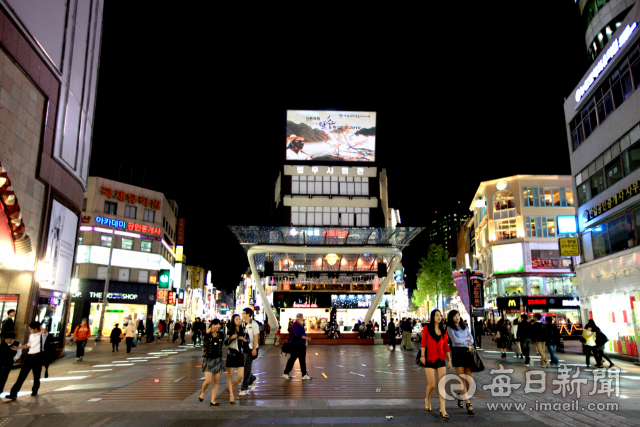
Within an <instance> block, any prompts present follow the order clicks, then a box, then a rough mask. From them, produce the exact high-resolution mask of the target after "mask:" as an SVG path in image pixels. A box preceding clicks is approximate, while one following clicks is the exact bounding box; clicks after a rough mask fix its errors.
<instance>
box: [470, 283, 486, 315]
mask: <svg viewBox="0 0 640 427" xmlns="http://www.w3.org/2000/svg"><path fill="white" fill-rule="evenodd" d="M469 280H470V282H471V283H470V286H471V288H470V296H471V306H473V315H474V316H479V317H484V277H483V276H482V274H478V273H477V272H474V273H473V274H472V275H471V277H470V278H469Z"/></svg>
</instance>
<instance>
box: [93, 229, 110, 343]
mask: <svg viewBox="0 0 640 427" xmlns="http://www.w3.org/2000/svg"><path fill="white" fill-rule="evenodd" d="M109 246H110V247H109V264H107V277H106V279H105V281H104V292H103V293H102V310H100V326H99V327H98V333H97V334H96V345H98V341H100V340H101V339H102V328H103V326H104V313H105V312H106V311H107V305H108V304H109V302H108V301H107V294H108V293H109V276H110V275H111V257H112V255H113V230H111V244H110V245H109Z"/></svg>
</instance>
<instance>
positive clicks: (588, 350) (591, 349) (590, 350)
mask: <svg viewBox="0 0 640 427" xmlns="http://www.w3.org/2000/svg"><path fill="white" fill-rule="evenodd" d="M584 354H585V355H586V359H587V366H589V364H590V362H591V355H593V357H594V358H595V359H596V365H599V364H601V363H602V358H601V357H600V353H599V352H598V349H597V348H596V347H595V346H591V345H585V346H584Z"/></svg>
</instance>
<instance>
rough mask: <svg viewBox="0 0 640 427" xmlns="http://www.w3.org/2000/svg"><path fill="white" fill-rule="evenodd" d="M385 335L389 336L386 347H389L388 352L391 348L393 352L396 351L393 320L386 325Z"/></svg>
mask: <svg viewBox="0 0 640 427" xmlns="http://www.w3.org/2000/svg"><path fill="white" fill-rule="evenodd" d="M387 328H388V329H387V335H389V343H388V344H387V347H389V350H391V349H392V348H391V347H393V350H394V351H395V349H396V325H395V323H393V318H391V319H390V320H389V324H388V325H387Z"/></svg>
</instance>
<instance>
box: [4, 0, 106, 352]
mask: <svg viewBox="0 0 640 427" xmlns="http://www.w3.org/2000/svg"><path fill="white" fill-rule="evenodd" d="M103 6H104V2H103V1H101V0H71V1H66V2H51V1H46V0H0V105H1V109H0V195H1V197H0V204H1V205H2V209H0V267H1V268H0V300H2V304H3V307H1V308H2V311H0V313H2V314H1V316H5V315H6V311H7V310H8V309H10V308H14V309H17V315H16V332H17V334H18V337H19V339H21V340H22V339H24V338H25V337H26V334H27V328H26V325H27V324H28V323H29V322H31V321H32V320H34V319H35V320H39V321H42V322H44V323H45V324H47V327H48V328H49V331H50V333H51V336H52V338H53V345H54V347H56V348H57V349H58V351H59V353H61V352H62V349H63V347H64V340H63V339H62V338H61V337H62V335H63V333H64V325H65V321H66V317H67V315H68V308H69V294H68V292H69V286H70V281H71V276H72V272H73V264H74V259H75V246H76V239H77V232H78V226H79V221H80V213H81V209H82V201H83V193H84V191H85V190H86V187H87V179H88V170H89V159H90V154H91V140H92V133H93V120H94V111H95V105H96V89H97V81H98V68H99V58H100V47H101V41H102V10H103ZM0 320H1V319H0Z"/></svg>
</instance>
